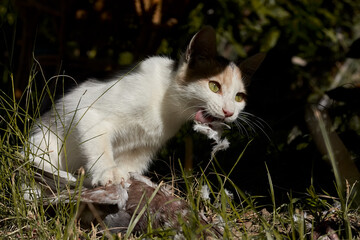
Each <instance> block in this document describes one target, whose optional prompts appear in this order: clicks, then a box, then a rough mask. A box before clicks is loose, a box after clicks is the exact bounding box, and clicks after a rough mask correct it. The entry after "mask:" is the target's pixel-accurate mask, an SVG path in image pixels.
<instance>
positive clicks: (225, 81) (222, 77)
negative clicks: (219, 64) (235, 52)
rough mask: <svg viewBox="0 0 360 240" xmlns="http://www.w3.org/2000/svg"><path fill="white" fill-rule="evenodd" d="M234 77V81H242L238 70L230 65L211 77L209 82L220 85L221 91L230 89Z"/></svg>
mask: <svg viewBox="0 0 360 240" xmlns="http://www.w3.org/2000/svg"><path fill="white" fill-rule="evenodd" d="M234 77H236V78H235V79H237V80H239V81H241V79H242V75H241V72H240V69H239V68H238V67H237V66H236V65H235V64H234V63H230V64H228V65H227V67H226V68H225V69H224V70H223V71H222V72H220V73H219V74H216V75H213V76H211V77H210V80H212V79H213V80H215V81H217V82H219V83H220V85H221V89H224V90H225V89H230V88H231V86H232V84H233V80H234ZM244 90H245V89H244ZM244 90H243V91H244ZM220 93H221V92H220Z"/></svg>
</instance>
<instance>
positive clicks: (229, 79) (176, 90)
mask: <svg viewBox="0 0 360 240" xmlns="http://www.w3.org/2000/svg"><path fill="white" fill-rule="evenodd" d="M262 58H263V57H262V56H261V55H260V57H259V55H255V57H251V58H249V59H247V60H246V61H244V62H243V63H242V64H241V65H239V66H237V65H236V64H235V63H233V62H231V61H229V60H227V59H225V58H223V57H221V56H219V55H218V53H217V50H216V33H215V30H214V29H213V28H212V27H204V28H203V29H202V30H200V31H199V32H198V33H196V34H195V35H194V36H193V38H192V39H191V41H190V43H189V45H188V47H187V49H186V51H185V53H184V54H183V56H182V57H181V59H180V60H179V61H178V62H177V61H174V60H172V59H170V58H167V57H160V56H155V57H149V58H147V59H146V60H144V61H143V62H141V63H139V64H138V66H137V68H136V70H134V71H132V72H130V73H129V74H126V75H125V76H119V77H116V78H114V79H112V80H110V81H106V82H100V81H97V80H94V79H90V80H87V81H85V82H83V83H82V84H80V85H79V86H77V87H75V88H74V89H72V90H71V91H70V92H68V93H66V94H65V96H64V97H63V98H62V99H60V100H58V101H57V102H56V104H55V105H54V106H53V108H52V109H51V110H50V111H49V112H47V113H45V114H44V115H43V116H41V117H40V118H39V119H38V120H37V123H36V124H35V126H34V129H33V131H32V133H31V135H30V137H29V145H28V147H27V148H26V147H25V149H24V151H28V152H29V153H30V155H31V156H30V158H31V159H32V161H33V163H34V164H35V165H36V166H37V167H40V168H42V169H44V170H46V171H49V172H53V173H56V172H57V171H65V172H68V173H76V171H77V170H78V169H80V168H81V167H83V168H84V169H85V172H86V173H87V177H86V179H85V181H84V185H85V186H99V185H107V184H110V183H112V184H119V183H121V182H122V181H123V180H126V179H128V178H129V172H137V173H140V174H142V173H144V172H146V170H147V169H148V167H149V165H150V163H151V162H152V158H153V157H154V155H155V154H156V153H157V151H158V150H159V149H160V148H161V147H162V146H163V145H164V144H165V143H166V141H167V140H169V139H170V138H171V137H173V136H174V135H175V134H176V132H177V131H178V130H179V129H180V127H181V126H182V125H183V124H184V123H185V122H187V121H196V122H198V123H201V124H208V125H209V126H210V127H211V123H215V122H224V123H232V122H234V121H236V120H237V117H238V115H239V113H240V112H241V111H243V109H244V107H245V105H246V89H245V87H246V86H245V85H246V84H245V80H247V79H248V78H249V77H250V76H251V75H252V74H253V73H254V72H255V71H256V69H257V68H258V65H259V64H260V62H261V61H262ZM259 59H260V60H259Z"/></svg>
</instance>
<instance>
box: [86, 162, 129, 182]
mask: <svg viewBox="0 0 360 240" xmlns="http://www.w3.org/2000/svg"><path fill="white" fill-rule="evenodd" d="M91 178H92V179H91V185H92V186H99V185H102V186H105V185H108V184H120V183H122V182H124V181H125V180H127V179H128V178H129V173H128V172H126V171H124V170H123V169H121V168H120V167H119V166H111V167H107V168H105V169H104V168H102V169H101V170H100V171H97V170H95V171H94V172H93V173H92V176H91Z"/></svg>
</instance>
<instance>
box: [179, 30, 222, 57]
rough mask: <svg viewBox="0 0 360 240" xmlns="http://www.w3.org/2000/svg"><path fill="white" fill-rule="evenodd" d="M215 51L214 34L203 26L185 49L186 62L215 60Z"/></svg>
mask: <svg viewBox="0 0 360 240" xmlns="http://www.w3.org/2000/svg"><path fill="white" fill-rule="evenodd" d="M216 55H217V51H216V33H215V30H214V29H213V28H212V27H210V26H205V27H204V28H203V29H201V30H200V31H199V32H198V33H196V34H195V35H194V37H193V38H192V39H191V41H190V43H189V46H188V47H187V49H186V53H185V60H186V62H188V63H189V62H191V61H196V60H206V59H211V58H215V57H216Z"/></svg>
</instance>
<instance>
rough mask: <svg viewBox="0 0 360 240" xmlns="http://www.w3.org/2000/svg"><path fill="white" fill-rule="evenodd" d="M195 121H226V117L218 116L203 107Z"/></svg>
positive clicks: (208, 122) (205, 122)
mask: <svg viewBox="0 0 360 240" xmlns="http://www.w3.org/2000/svg"><path fill="white" fill-rule="evenodd" d="M195 121H197V122H200V123H203V124H211V123H213V122H224V118H217V117H214V116H212V115H211V114H210V113H208V112H206V111H205V110H203V109H200V110H199V111H197V112H196V114H195Z"/></svg>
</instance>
